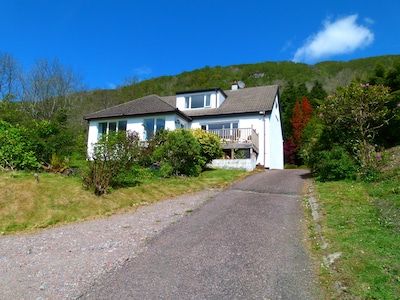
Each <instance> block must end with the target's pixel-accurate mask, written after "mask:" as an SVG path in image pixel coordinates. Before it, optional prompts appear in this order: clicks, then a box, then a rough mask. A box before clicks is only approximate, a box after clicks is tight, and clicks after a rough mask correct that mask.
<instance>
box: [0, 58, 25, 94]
mask: <svg viewBox="0 0 400 300" xmlns="http://www.w3.org/2000/svg"><path fill="white" fill-rule="evenodd" d="M20 78H21V68H20V66H19V63H18V62H17V61H16V60H15V59H14V57H13V56H12V55H11V54H9V53H1V52H0V101H1V100H3V101H4V100H6V101H9V100H14V99H16V98H18V97H19V87H20Z"/></svg>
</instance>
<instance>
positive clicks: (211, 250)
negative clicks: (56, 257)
mask: <svg viewBox="0 0 400 300" xmlns="http://www.w3.org/2000/svg"><path fill="white" fill-rule="evenodd" d="M306 174H307V171H305V170H284V171H278V170H276V171H275V170H273V171H266V172H263V173H259V174H256V175H254V176H251V177H248V178H246V179H244V180H243V181H241V182H239V183H238V184H236V185H234V186H233V187H231V188H229V189H227V190H225V191H223V192H221V193H219V194H217V195H216V196H215V197H214V198H213V199H212V200H210V201H208V202H207V203H205V204H204V205H202V206H200V207H199V208H198V209H197V210H196V211H195V212H193V213H192V214H191V215H190V216H188V217H187V218H184V219H182V220H181V221H180V222H179V223H177V224H175V225H173V226H170V227H168V228H167V229H166V230H165V231H164V232H163V234H161V235H158V236H157V237H155V238H154V239H153V240H152V241H151V242H150V243H149V245H148V249H146V251H143V252H142V253H140V254H139V255H138V257H136V258H135V259H133V260H132V261H131V262H129V263H128V264H126V265H125V266H124V267H123V268H120V269H115V270H114V271H113V272H111V273H109V274H107V275H106V276H103V277H102V278H99V280H98V281H97V282H96V283H95V284H94V285H93V286H92V287H91V289H90V290H88V291H86V292H85V295H84V296H85V297H84V298H88V299H291V300H292V299H307V300H310V299H319V297H318V286H317V281H316V276H315V275H314V274H313V272H312V263H311V261H310V259H309V255H308V252H307V250H306V248H305V245H304V238H305V237H304V232H303V229H304V226H303V224H302V219H303V215H302V204H301V201H302V197H301V192H302V190H303V188H304V184H305V180H304V177H305V175H306Z"/></svg>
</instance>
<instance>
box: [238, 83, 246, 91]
mask: <svg viewBox="0 0 400 300" xmlns="http://www.w3.org/2000/svg"><path fill="white" fill-rule="evenodd" d="M238 86H239V88H240V89H244V87H245V86H246V85H245V84H244V82H243V81H238Z"/></svg>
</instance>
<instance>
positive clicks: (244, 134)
mask: <svg viewBox="0 0 400 300" xmlns="http://www.w3.org/2000/svg"><path fill="white" fill-rule="evenodd" d="M206 132H209V133H212V134H215V135H218V136H219V137H220V138H221V146H222V149H223V150H224V152H225V153H227V152H230V154H229V155H228V156H229V158H234V157H235V151H237V150H245V151H246V153H248V156H249V158H250V157H251V156H252V153H254V152H255V153H256V155H257V154H258V153H259V150H258V149H259V148H258V142H259V135H258V133H257V132H256V131H255V130H254V129H253V128H232V129H231V128H227V129H215V130H207V131H206Z"/></svg>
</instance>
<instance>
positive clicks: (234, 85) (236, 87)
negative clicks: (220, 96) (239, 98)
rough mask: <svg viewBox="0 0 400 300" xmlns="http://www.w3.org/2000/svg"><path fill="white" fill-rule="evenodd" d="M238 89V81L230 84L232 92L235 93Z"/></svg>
mask: <svg viewBox="0 0 400 300" xmlns="http://www.w3.org/2000/svg"><path fill="white" fill-rule="evenodd" d="M238 88H239V86H238V81H237V80H236V79H235V80H234V81H233V83H232V91H236V90H237V89H238Z"/></svg>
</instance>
